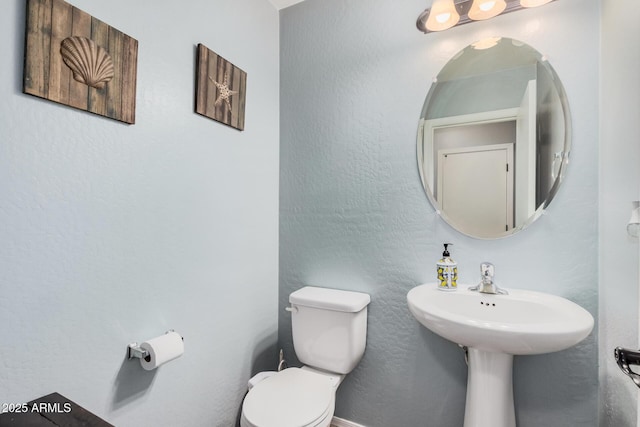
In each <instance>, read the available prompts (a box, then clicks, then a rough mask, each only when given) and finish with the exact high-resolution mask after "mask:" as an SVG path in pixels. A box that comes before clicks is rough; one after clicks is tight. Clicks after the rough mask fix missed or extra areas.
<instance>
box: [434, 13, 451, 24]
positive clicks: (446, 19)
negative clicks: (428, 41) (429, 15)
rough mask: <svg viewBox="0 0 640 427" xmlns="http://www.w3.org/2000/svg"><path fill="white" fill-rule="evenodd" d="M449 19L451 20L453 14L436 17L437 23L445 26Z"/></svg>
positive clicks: (442, 14) (441, 14)
mask: <svg viewBox="0 0 640 427" xmlns="http://www.w3.org/2000/svg"><path fill="white" fill-rule="evenodd" d="M449 18H451V14H450V13H449V12H446V13H440V14H438V15H436V21H438V23H439V24H444V23H445V22H447V21H448V20H449Z"/></svg>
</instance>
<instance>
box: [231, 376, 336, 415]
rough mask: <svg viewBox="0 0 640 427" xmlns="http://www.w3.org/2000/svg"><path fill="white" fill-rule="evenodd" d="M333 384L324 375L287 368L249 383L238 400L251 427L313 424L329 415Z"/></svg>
mask: <svg viewBox="0 0 640 427" xmlns="http://www.w3.org/2000/svg"><path fill="white" fill-rule="evenodd" d="M334 397H335V388H334V387H332V384H331V380H330V379H329V378H327V377H325V376H322V375H318V374H314V373H312V372H309V371H307V370H303V369H300V368H289V369H285V370H284V371H281V372H278V373H277V374H276V375H274V376H272V377H269V378H267V379H265V380H263V381H261V382H260V383H258V384H257V385H256V386H255V387H253V388H252V389H251V390H250V391H249V393H248V394H247V396H246V397H245V399H244V402H243V404H242V417H243V420H244V421H246V422H247V424H248V425H249V426H251V427H316V426H319V425H328V424H325V423H324V422H325V421H326V419H327V417H329V416H330V415H333V410H334V404H335V403H334V402H335V401H334Z"/></svg>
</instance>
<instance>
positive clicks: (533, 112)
mask: <svg viewBox="0 0 640 427" xmlns="http://www.w3.org/2000/svg"><path fill="white" fill-rule="evenodd" d="M570 145H571V119H570V114H569V107H568V103H567V97H566V95H565V92H564V88H563V87H562V84H561V82H560V80H559V79H558V76H557V75H556V73H555V71H554V70H553V68H552V67H551V65H550V64H549V63H548V61H547V60H546V58H545V57H543V56H542V55H540V54H539V53H538V52H537V51H536V50H535V49H533V48H532V47H531V46H528V45H527V44H525V43H522V42H519V41H517V40H513V39H509V38H499V37H495V38H491V39H485V40H481V41H479V42H476V43H473V44H471V45H469V46H467V47H466V48H465V49H463V50H462V51H460V52H459V53H458V54H456V55H455V56H454V57H453V58H452V59H451V60H450V61H449V62H448V63H447V64H446V65H445V66H444V68H443V69H442V71H440V73H439V74H438V77H437V78H436V79H435V80H434V83H433V84H432V85H431V89H430V90H429V93H428V95H427V98H426V100H425V103H424V107H423V108H422V114H421V116H420V124H419V127H418V168H419V170H420V177H421V179H422V185H423V186H424V189H425V191H426V193H427V195H428V197H429V200H431V203H432V204H433V206H434V207H435V209H436V210H437V211H438V212H439V213H440V215H441V216H442V218H443V219H444V220H445V221H446V222H447V223H449V224H450V225H451V226H452V227H454V228H455V229H456V230H458V231H460V232H462V233H464V234H466V235H469V236H472V237H477V238H483V239H495V238H499V237H505V236H508V235H511V234H514V233H516V232H518V231H520V230H522V229H524V228H525V227H526V226H528V225H529V224H531V223H532V222H533V221H535V220H536V219H537V218H538V217H539V216H540V215H541V214H542V212H543V210H544V209H545V208H546V207H547V206H548V205H549V203H550V202H551V199H553V196H554V195H555V194H556V192H557V190H558V187H559V185H560V183H561V181H562V177H563V175H564V173H565V170H566V166H567V164H568V160H569V157H568V156H569V149H570Z"/></svg>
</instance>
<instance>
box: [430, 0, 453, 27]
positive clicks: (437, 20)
mask: <svg viewBox="0 0 640 427" xmlns="http://www.w3.org/2000/svg"><path fill="white" fill-rule="evenodd" d="M458 21H460V14H459V13H458V11H457V10H456V6H455V4H454V3H453V0H434V2H433V6H432V7H431V10H430V12H429V17H428V18H427V23H426V27H427V29H428V30H429V31H442V30H446V29H448V28H451V27H453V26H454V25H456V24H457V23H458Z"/></svg>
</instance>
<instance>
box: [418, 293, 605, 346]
mask: <svg viewBox="0 0 640 427" xmlns="http://www.w3.org/2000/svg"><path fill="white" fill-rule="evenodd" d="M407 300H408V302H409V310H411V313H412V314H413V315H414V316H415V318H416V319H417V320H418V321H419V322H420V323H422V324H423V325H424V326H425V327H427V328H428V329H430V330H431V331H433V332H435V333H436V334H438V335H440V336H442V337H444V338H446V339H448V340H450V341H453V342H455V343H457V344H462V345H464V346H467V347H473V348H477V349H480V350H486V351H494V352H502V353H509V354H540V353H550V352H553V351H559V350H564V349H566V348H569V347H572V346H574V345H576V344H577V343H579V342H580V341H582V340H583V339H585V338H586V337H587V336H588V335H589V333H590V332H591V329H593V317H592V316H591V314H589V312H588V311H587V310H585V309H584V308H582V307H580V306H579V305H577V304H575V303H573V302H571V301H569V300H567V299H565V298H562V297H559V296H555V295H550V294H544V293H541V292H532V291H524V290H518V289H509V295H492V294H482V293H479V292H476V291H469V290H466V289H459V290H457V291H454V292H444V291H441V290H439V289H437V285H435V284H427V285H421V286H417V287H415V288H413V289H411V291H409V294H408V295H407Z"/></svg>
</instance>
